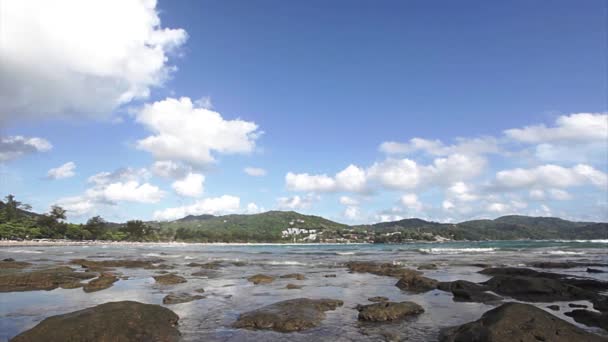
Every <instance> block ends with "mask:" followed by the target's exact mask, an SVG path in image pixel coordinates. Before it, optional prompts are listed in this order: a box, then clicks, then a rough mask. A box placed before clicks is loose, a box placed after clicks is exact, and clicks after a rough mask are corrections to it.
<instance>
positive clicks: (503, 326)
mask: <svg viewBox="0 0 608 342" xmlns="http://www.w3.org/2000/svg"><path fill="white" fill-rule="evenodd" d="M439 341H440V342H464V341H467V342H486V341H492V342H513V341H522V342H537V341H547V342H549V341H550V342H572V341H587V342H600V341H604V342H605V341H606V338H604V337H600V336H598V335H594V334H592V333H589V332H586V331H584V330H583V329H580V328H578V327H577V326H575V325H573V324H570V323H568V322H566V321H564V320H562V319H559V318H557V317H555V316H554V315H552V314H550V313H548V312H546V311H544V310H542V309H539V308H537V307H535V306H533V305H529V304H521V303H506V304H503V305H501V306H499V307H497V308H495V309H492V310H490V311H487V312H486V313H484V314H483V316H481V318H480V319H479V320H477V321H474V322H470V323H466V324H463V325H461V326H458V327H454V328H448V329H446V330H443V331H442V333H441V335H440V338H439Z"/></svg>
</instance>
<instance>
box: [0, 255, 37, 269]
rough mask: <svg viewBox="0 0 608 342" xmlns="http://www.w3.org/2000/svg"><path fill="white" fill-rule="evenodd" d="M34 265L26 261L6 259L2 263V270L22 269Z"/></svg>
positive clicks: (0, 267) (0, 264)
mask: <svg viewBox="0 0 608 342" xmlns="http://www.w3.org/2000/svg"><path fill="white" fill-rule="evenodd" d="M31 265H32V264H31V263H29V262H25V261H15V259H13V258H6V259H3V260H2V261H1V262H0V269H22V268H26V267H28V266H31Z"/></svg>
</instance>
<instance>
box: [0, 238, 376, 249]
mask: <svg viewBox="0 0 608 342" xmlns="http://www.w3.org/2000/svg"><path fill="white" fill-rule="evenodd" d="M101 245H113V246H135V245H149V246H160V245H174V246H192V245H200V246H332V245H336V246H344V245H372V244H371V243H365V242H350V243H337V242H332V243H323V242H310V243H293V242H285V243H277V242H177V241H166V242H154V241H105V240H86V241H76V240H23V241H18V240H0V248H2V247H55V246H57V247H59V246H101Z"/></svg>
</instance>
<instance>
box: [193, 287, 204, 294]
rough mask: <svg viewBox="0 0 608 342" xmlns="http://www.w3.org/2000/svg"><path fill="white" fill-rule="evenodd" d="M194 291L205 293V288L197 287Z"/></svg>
mask: <svg viewBox="0 0 608 342" xmlns="http://www.w3.org/2000/svg"><path fill="white" fill-rule="evenodd" d="M194 291H196V292H198V293H205V289H203V288H200V289H196V290H194Z"/></svg>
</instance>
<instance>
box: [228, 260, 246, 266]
mask: <svg viewBox="0 0 608 342" xmlns="http://www.w3.org/2000/svg"><path fill="white" fill-rule="evenodd" d="M230 263H231V264H232V266H236V267H242V266H247V265H248V263H247V262H245V261H232V262H230Z"/></svg>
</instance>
